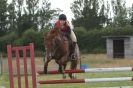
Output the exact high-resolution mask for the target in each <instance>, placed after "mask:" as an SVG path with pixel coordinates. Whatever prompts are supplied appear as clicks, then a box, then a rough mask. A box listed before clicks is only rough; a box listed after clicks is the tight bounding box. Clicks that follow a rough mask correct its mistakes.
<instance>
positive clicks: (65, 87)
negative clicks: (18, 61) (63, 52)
mask: <svg viewBox="0 0 133 88" xmlns="http://www.w3.org/2000/svg"><path fill="white" fill-rule="evenodd" d="M132 75H133V73H132V72H112V73H85V74H84V73H81V74H77V78H80V79H81V78H83V79H84V78H102V77H104V78H111V77H128V76H132ZM29 79H30V80H29V82H30V83H31V77H29ZM38 79H39V80H54V79H62V75H60V74H59V75H42V76H39V77H38ZM22 80H24V77H22ZM22 82H24V81H22ZM15 84H16V85H15V88H17V80H16V78H15ZM22 84H23V83H22ZM0 86H5V87H6V88H9V81H8V77H7V76H6V75H4V76H2V77H1V78H0ZM23 86H24V85H23ZM114 86H133V82H131V81H124V82H101V83H85V84H84V83H83V84H81V83H78V84H52V85H51V84H45V85H43V84H42V85H39V88H97V87H114ZM23 88H24V87H23ZM30 88H32V87H31V85H30Z"/></svg>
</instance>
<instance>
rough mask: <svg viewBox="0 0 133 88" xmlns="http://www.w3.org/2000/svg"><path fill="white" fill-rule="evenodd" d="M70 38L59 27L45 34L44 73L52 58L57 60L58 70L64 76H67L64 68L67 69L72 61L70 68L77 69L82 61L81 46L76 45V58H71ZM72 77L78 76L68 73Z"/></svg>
mask: <svg viewBox="0 0 133 88" xmlns="http://www.w3.org/2000/svg"><path fill="white" fill-rule="evenodd" d="M69 40H70V39H69V38H67V37H66V36H64V35H63V34H62V32H61V31H60V30H59V29H56V28H54V29H52V30H50V31H49V32H48V33H47V34H45V36H44V46H45V50H46V54H45V62H44V73H45V74H47V72H48V71H47V68H48V63H49V62H50V61H51V60H53V59H54V60H55V62H56V63H57V64H58V65H59V68H58V71H59V72H60V73H62V74H63V78H64V79H65V78H66V75H65V72H64V70H65V69H66V66H67V63H68V62H69V61H70V62H71V64H70V69H71V70H75V69H77V65H78V63H79V61H80V51H79V47H78V45H77V44H76V47H75V52H74V55H75V59H71V55H72V49H73V47H72V42H71V41H69ZM68 75H69V77H70V78H71V79H74V78H76V76H75V75H74V74H73V73H68Z"/></svg>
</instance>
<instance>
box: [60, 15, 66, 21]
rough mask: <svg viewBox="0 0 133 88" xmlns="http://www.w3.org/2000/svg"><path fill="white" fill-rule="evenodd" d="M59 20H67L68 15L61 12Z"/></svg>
mask: <svg viewBox="0 0 133 88" xmlns="http://www.w3.org/2000/svg"><path fill="white" fill-rule="evenodd" d="M59 20H64V21H65V20H67V17H66V15H65V14H61V15H60V16H59Z"/></svg>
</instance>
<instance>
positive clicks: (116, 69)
mask: <svg viewBox="0 0 133 88" xmlns="http://www.w3.org/2000/svg"><path fill="white" fill-rule="evenodd" d="M120 71H133V67H116V68H89V69H77V70H65V73H88V72H91V73H96V72H120ZM38 74H40V75H42V74H44V71H38ZM48 74H60V72H58V71H57V70H55V71H48Z"/></svg>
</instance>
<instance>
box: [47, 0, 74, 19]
mask: <svg viewBox="0 0 133 88" xmlns="http://www.w3.org/2000/svg"><path fill="white" fill-rule="evenodd" d="M49 1H50V2H51V8H53V9H54V8H60V9H61V10H63V12H62V13H64V14H66V16H67V18H68V21H71V19H72V17H73V13H72V12H71V9H70V4H71V3H72V2H73V1H74V0H49Z"/></svg>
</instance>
